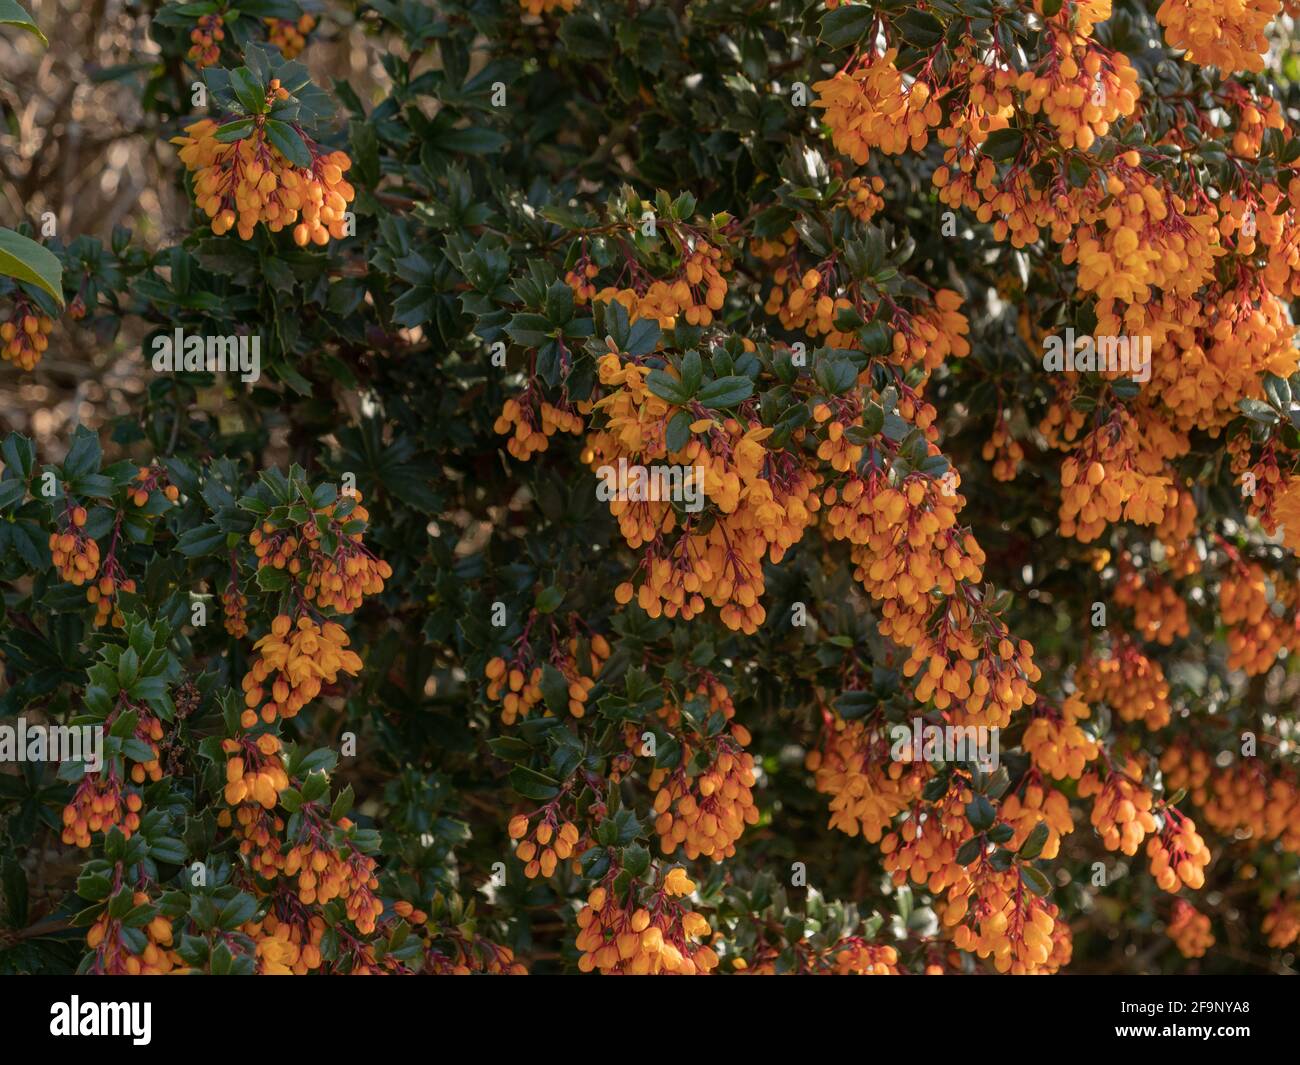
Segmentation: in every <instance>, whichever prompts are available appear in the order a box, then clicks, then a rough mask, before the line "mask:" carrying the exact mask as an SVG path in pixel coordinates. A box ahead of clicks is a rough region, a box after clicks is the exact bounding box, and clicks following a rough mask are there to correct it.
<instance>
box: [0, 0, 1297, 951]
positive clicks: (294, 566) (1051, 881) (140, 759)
mask: <svg viewBox="0 0 1300 1065" xmlns="http://www.w3.org/2000/svg"><path fill="white" fill-rule="evenodd" d="M14 6H15V5H13V4H7V5H5V6H4V10H5V11H9V10H10V9H13V8H14ZM146 6H152V7H153V8H154V12H153V17H152V21H151V25H150V38H149V39H144V38H141V39H140V40H137V41H135V42H134V47H135V48H136V50H137V51H136V54H135V55H133V56H127V57H125V58H126V59H128V60H130V61H129V62H122V61H121V60H122V58H123V57H121V56H119V57H118V59H119V64H118V65H117V66H115V67H112V68H111V69H110V68H104V69H103V71H102V72H101V73H102V76H103V77H104V78H107V79H117V80H119V81H121V82H123V83H125V84H127V85H130V86H132V88H133V91H134V92H135V93H136V94H137V96H138V99H139V100H140V101H141V102H142V103H141V106H142V109H143V114H144V115H145V124H144V128H143V129H141V130H139V131H137V133H136V134H135V136H137V137H138V138H139V139H141V140H142V141H143V142H145V143H146V144H147V145H148V146H149V151H150V152H151V153H160V156H161V158H162V159H163V160H164V165H165V166H166V167H167V168H168V172H169V173H170V174H171V180H172V181H173V182H174V186H175V188H174V190H173V191H172V193H171V195H170V196H168V197H162V198H160V199H159V201H158V202H160V203H163V204H166V203H175V204H177V205H178V209H177V212H176V215H175V217H167V218H164V219H153V220H152V224H150V225H149V226H146V227H144V229H143V230H142V229H141V225H140V223H141V219H138V218H137V219H136V220H135V225H134V226H133V229H134V230H135V232H134V233H133V232H130V231H128V230H127V229H126V228H124V227H118V228H117V229H116V230H115V231H114V232H113V233H112V235H111V239H110V238H109V237H108V234H107V233H106V234H104V237H105V240H103V241H101V240H100V239H97V238H96V237H95V236H93V235H90V234H78V233H63V232H59V231H55V230H47V231H43V227H42V225H41V220H40V218H39V217H36V216H35V214H31V215H29V216H28V217H27V218H26V220H25V221H24V220H23V219H21V218H17V219H14V220H13V222H14V227H15V228H14V229H12V230H7V231H5V232H4V233H3V234H0V236H3V241H2V242H0V267H3V268H4V269H5V272H6V273H7V274H9V275H11V277H10V279H9V280H6V281H3V282H0V284H3V286H4V287H3V290H0V317H3V318H4V322H5V324H4V325H3V327H2V330H3V332H2V336H3V342H4V347H3V351H4V357H5V359H6V360H7V361H8V362H9V363H11V364H12V365H11V366H8V367H6V368H5V371H4V372H5V374H6V375H8V376H9V378H10V379H14V378H16V377H20V376H22V375H29V376H30V375H36V377H37V378H38V379H39V375H40V374H42V372H44V371H43V368H42V365H41V363H42V359H43V358H45V359H49V358H51V357H52V354H53V353H55V352H62V353H63V354H62V356H61V357H62V358H65V359H66V358H71V357H74V356H73V355H69V354H68V352H75V351H78V350H82V351H84V350H85V349H86V348H87V347H90V348H91V349H95V350H107V349H109V348H111V347H112V346H113V345H117V346H118V348H119V350H121V351H123V352H124V353H125V354H129V355H130V358H131V365H133V366H134V367H135V372H136V373H137V374H138V375H139V376H140V377H141V379H142V380H143V382H144V384H143V386H142V388H143V390H142V392H141V394H140V401H139V402H138V403H135V404H130V405H128V404H125V403H120V404H118V405H117V406H116V407H112V404H111V401H106V402H108V404H109V406H110V407H112V409H107V410H102V409H101V410H100V411H99V418H100V420H98V421H95V422H94V424H95V425H96V426H98V427H101V428H102V431H96V430H92V429H91V428H88V427H86V426H84V425H83V426H81V427H79V428H76V429H75V430H73V429H72V428H71V427H69V428H68V429H67V430H66V432H62V433H61V434H60V435H59V436H56V437H54V438H51V439H50V440H48V441H47V442H45V443H41V444H40V445H39V446H38V441H36V440H33V439H31V438H30V436H29V435H24V434H20V433H18V432H14V433H11V434H9V435H8V436H7V437H6V438H5V439H4V441H3V445H2V446H0V456H3V479H2V480H0V517H2V518H3V520H2V521H0V581H2V582H3V589H4V597H3V635H2V636H0V658H2V659H3V664H4V679H3V685H2V690H3V695H2V698H0V714H2V715H3V717H0V722H2V723H3V724H4V726H5V729H4V730H3V731H4V737H5V738H4V740H3V742H4V743H5V744H7V746H5V747H4V750H3V753H4V761H5V762H6V764H5V765H4V767H3V770H2V771H0V827H2V835H0V846H2V854H0V868H2V870H3V877H2V878H0V881H2V883H3V900H4V908H3V919H4V924H5V931H3V932H0V970H3V971H9V972H15V971H16V972H28V971H36V972H58V971H64V972H67V971H73V970H76V971H80V972H85V973H123V972H126V973H160V972H173V973H175V972H180V971H199V972H213V973H225V972H235V973H249V974H251V973H287V972H292V973H299V974H307V973H325V974H342V973H358V972H371V973H393V974H402V973H483V972H486V973H516V972H524V971H531V972H557V971H562V972H572V973H577V972H584V973H586V972H600V973H637V974H644V973H652V974H653V973H665V974H667V973H676V974H709V973H713V974H719V973H727V974H736V973H751V974H761V973H788V972H800V973H842V974H849V973H879V974H886V973H975V972H997V973H1054V972H1057V971H1080V972H1088V971H1117V970H1118V971H1123V970H1127V971H1148V972H1177V971H1207V972H1229V971H1231V972H1243V971H1273V972H1281V971H1287V970H1289V969H1290V968H1291V967H1292V966H1293V963H1294V958H1295V950H1296V940H1297V936H1298V935H1300V880H1298V879H1297V865H1298V862H1300V777H1298V775H1297V762H1296V759H1295V750H1296V744H1297V741H1298V740H1300V736H1298V735H1297V729H1298V727H1300V726H1298V723H1297V712H1296V711H1297V705H1298V699H1300V696H1298V692H1300V674H1298V671H1297V668H1296V661H1297V656H1300V574H1297V567H1296V558H1295V553H1296V551H1297V550H1298V549H1300V472H1297V468H1298V467H1300V433H1298V432H1297V426H1300V373H1297V368H1298V355H1297V346H1296V345H1297V341H1296V332H1297V330H1296V326H1295V325H1294V324H1293V322H1292V307H1293V301H1294V299H1295V298H1296V297H1297V296H1300V180H1297V175H1298V174H1300V137H1297V132H1298V131H1300V89H1298V88H1297V79H1300V63H1297V61H1296V57H1295V55H1294V54H1290V53H1289V52H1288V42H1289V33H1290V31H1291V28H1292V26H1293V23H1292V15H1293V13H1294V5H1293V3H1292V0H1286V2H1285V3H1283V0H1246V2H1245V3H1239V4H1234V5H1225V4H1222V3H1221V2H1219V0H1163V3H1160V4H1159V5H1158V6H1157V4H1156V3H1155V2H1154V0H1150V2H1147V3H1142V2H1137V0H1079V2H1073V0H1035V2H1034V3H1033V4H1032V5H1030V4H1027V3H1010V2H997V0H928V2H926V3H924V4H921V3H917V4H902V3H896V2H884V3H851V2H847V0H841V2H838V3H833V2H830V0H827V3H826V4H825V5H823V4H822V3H816V4H806V3H800V2H796V0H771V2H760V3H740V2H737V0H686V2H669V3H658V2H651V0H634V2H632V3H631V4H629V3H626V2H624V0H522V2H521V3H515V2H512V0H472V2H469V3H456V2H448V3H436V4H429V3H424V2H417V0H391V2H382V0H374V2H370V3H356V2H350V3H343V2H338V3H329V4H324V5H322V4H319V3H316V4H304V5H302V6H300V5H299V4H297V3H294V2H291V0H229V2H221V0H208V2H199V3H165V4H154V5H146ZM6 22H7V23H8V25H6V26H5V33H6V35H7V38H8V40H9V44H10V46H12V47H14V48H21V49H23V50H25V51H31V52H33V53H35V52H36V51H38V50H39V49H41V48H42V47H43V43H42V39H41V37H40V35H39V33H31V34H24V33H23V32H22V31H23V30H24V29H26V28H29V24H25V22H24V19H23V18H22V17H21V12H19V13H18V14H15V15H13V16H11V17H7V18H6ZM42 23H43V27H42V28H43V29H44V30H45V32H46V33H47V34H48V35H49V36H50V37H51V38H56V37H57V35H58V32H59V27H58V26H57V25H55V24H53V23H52V22H49V23H46V21H45V20H42ZM345 38H348V39H351V40H352V41H353V42H354V47H355V49H357V50H359V54H360V59H359V60H358V61H357V62H356V63H354V64H353V67H352V69H353V70H363V69H364V70H368V71H369V73H368V74H367V76H366V80H365V84H364V85H363V86H361V87H360V88H358V87H354V85H353V84H350V83H349V81H348V80H346V79H344V78H341V77H330V76H329V75H328V74H327V73H326V72H325V71H324V70H323V69H318V68H317V65H315V63H314V61H313V50H314V49H315V48H316V47H318V46H324V45H327V44H329V43H330V42H334V43H337V42H338V41H340V40H343V39H345ZM338 69H339V68H338V67H337V65H336V67H335V72H336V73H337V71H338ZM25 91H26V90H25V89H24V87H23V85H22V84H17V85H15V86H14V91H13V94H12V95H13V96H15V97H21V96H22V94H23V93H24V92H25ZM125 221H127V222H131V221H132V219H131V218H128V219H126V220H125ZM74 341H75V343H74ZM47 448H48V450H47ZM57 726H70V727H72V728H70V729H67V730H64V731H63V732H60V731H59V730H58V729H57V728H56V727H57ZM74 738H75V739H80V740H83V741H84V744H89V745H90V747H89V748H86V747H84V745H83V748H82V749H80V750H79V753H78V752H77V751H74V752H73V753H72V754H71V755H69V754H68V753H67V750H66V744H68V743H70V742H71V741H72V740H73V739H74ZM56 739H58V740H61V741H62V742H63V743H64V744H65V750H64V751H61V752H56V750H55V749H54V746H53V745H54V743H55V740H56ZM97 744H98V746H96V745H97ZM96 751H97V752H98V757H96V756H95V752H96Z"/></svg>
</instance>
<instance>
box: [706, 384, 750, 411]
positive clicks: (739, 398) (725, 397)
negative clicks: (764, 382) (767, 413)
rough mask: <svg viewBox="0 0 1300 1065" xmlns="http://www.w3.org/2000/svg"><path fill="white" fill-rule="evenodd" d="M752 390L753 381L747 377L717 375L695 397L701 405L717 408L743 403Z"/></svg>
mask: <svg viewBox="0 0 1300 1065" xmlns="http://www.w3.org/2000/svg"><path fill="white" fill-rule="evenodd" d="M753 392H754V382H753V381H751V380H750V379H749V378H748V377H719V378H718V379H717V380H716V381H710V382H709V383H708V384H706V385H705V386H704V387H703V388H701V389H700V391H699V393H698V394H697V395H696V397H695V398H696V399H697V400H698V401H699V402H700V404H701V405H702V406H705V407H712V408H714V409H718V408H722V407H734V406H736V404H738V403H743V402H744V401H745V400H747V399H748V398H749V397H750V396H751V395H753Z"/></svg>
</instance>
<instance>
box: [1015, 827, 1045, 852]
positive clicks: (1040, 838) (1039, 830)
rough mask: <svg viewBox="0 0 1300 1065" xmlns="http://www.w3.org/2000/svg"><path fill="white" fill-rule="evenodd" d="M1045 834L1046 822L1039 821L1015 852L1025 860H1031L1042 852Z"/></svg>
mask: <svg viewBox="0 0 1300 1065" xmlns="http://www.w3.org/2000/svg"><path fill="white" fill-rule="evenodd" d="M1047 836H1048V828H1047V822H1046V821H1039V822H1038V824H1036V825H1035V826H1034V830H1033V831H1032V832H1030V833H1029V836H1028V837H1027V838H1026V839H1025V842H1024V843H1023V844H1022V845H1021V847H1020V850H1019V851H1017V852H1016V853H1017V854H1019V855H1020V857H1021V858H1023V859H1025V861H1032V860H1033V859H1034V858H1037V857H1038V856H1039V855H1040V854H1042V853H1043V846H1044V845H1045V844H1046V843H1047Z"/></svg>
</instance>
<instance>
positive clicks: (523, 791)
mask: <svg viewBox="0 0 1300 1065" xmlns="http://www.w3.org/2000/svg"><path fill="white" fill-rule="evenodd" d="M557 785H558V781H556V780H554V779H552V778H551V777H548V776H547V775H546V774H545V773H539V772H537V770H535V769H529V768H528V767H527V766H524V765H517V766H515V767H514V768H513V769H512V770H510V786H511V787H512V788H514V789H515V791H517V792H519V794H520V795H521V796H523V798H525V799H531V800H532V801H533V802H546V801H547V800H548V799H553V798H555V796H556V795H557V794H559V791H560V789H559V787H558V786H557Z"/></svg>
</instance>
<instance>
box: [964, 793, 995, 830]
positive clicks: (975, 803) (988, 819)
mask: <svg viewBox="0 0 1300 1065" xmlns="http://www.w3.org/2000/svg"><path fill="white" fill-rule="evenodd" d="M996 819H997V811H996V810H995V809H994V808H993V804H992V803H991V802H989V800H988V799H987V798H985V797H984V796H983V795H976V796H975V798H973V799H971V801H970V802H968V803H967V804H966V820H967V821H969V822H970V826H971V828H973V829H974V830H975V831H976V832H987V831H988V830H989V829H990V828H992V827H993V822H994V821H995V820H996Z"/></svg>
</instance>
